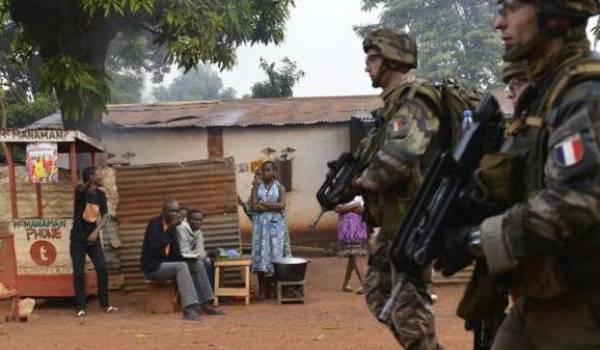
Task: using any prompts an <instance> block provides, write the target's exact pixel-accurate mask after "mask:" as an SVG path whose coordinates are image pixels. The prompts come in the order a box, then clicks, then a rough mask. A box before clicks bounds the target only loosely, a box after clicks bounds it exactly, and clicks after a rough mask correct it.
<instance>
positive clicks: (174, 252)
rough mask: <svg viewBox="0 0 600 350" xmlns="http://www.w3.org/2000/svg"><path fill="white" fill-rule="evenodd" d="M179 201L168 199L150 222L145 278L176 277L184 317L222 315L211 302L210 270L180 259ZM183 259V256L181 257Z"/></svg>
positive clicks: (145, 246) (143, 264)
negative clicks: (178, 233)
mask: <svg viewBox="0 0 600 350" xmlns="http://www.w3.org/2000/svg"><path fill="white" fill-rule="evenodd" d="M178 209H179V204H178V203H177V202H176V201H175V200H173V199H169V200H166V201H165V202H164V204H163V210H162V213H161V215H159V216H157V217H155V218H153V219H151V220H150V222H148V226H147V227H146V233H145V234H144V243H143V245H142V256H141V261H140V266H141V268H142V272H143V273H144V278H146V279H148V280H163V281H164V280H171V279H176V281H177V288H178V290H179V294H180V296H181V303H182V305H183V318H184V319H186V320H191V321H197V320H199V319H200V315H199V314H200V312H204V313H207V314H209V315H217V314H222V313H221V312H219V311H218V310H217V309H215V308H214V307H213V306H212V305H211V304H210V303H211V301H212V300H213V298H214V297H213V293H212V290H211V289H210V287H209V285H208V278H207V277H206V271H204V267H203V266H202V264H190V265H188V264H186V263H185V262H183V261H174V260H179V259H178V258H177V257H178V256H180V254H179V247H178V244H177V236H176V233H175V226H176V224H177V223H178V222H179V214H178V212H177V211H178ZM181 260H182V259H181Z"/></svg>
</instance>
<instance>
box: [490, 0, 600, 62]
mask: <svg viewBox="0 0 600 350" xmlns="http://www.w3.org/2000/svg"><path fill="white" fill-rule="evenodd" d="M519 2H520V3H531V4H533V5H534V6H535V8H536V10H537V16H538V24H539V26H540V28H539V35H537V36H536V37H535V38H534V39H532V41H531V42H530V43H527V44H524V45H519V46H515V47H512V48H510V49H508V50H507V51H506V53H505V55H504V60H505V61H508V62H518V61H521V60H523V59H524V57H525V55H526V54H528V53H529V52H532V51H535V50H537V49H539V47H540V45H541V44H542V43H543V42H544V41H545V40H546V39H548V38H551V37H556V36H564V37H566V38H567V39H569V41H575V40H581V39H585V38H586V33H585V27H586V24H587V19H588V18H590V17H592V16H595V15H597V14H598V13H600V0H497V3H498V4H499V5H502V4H507V5H511V4H515V3H519ZM552 17H563V18H570V19H572V20H573V21H572V27H571V28H569V29H568V30H563V31H553V30H550V29H549V28H548V27H547V26H546V23H547V20H548V18H552Z"/></svg>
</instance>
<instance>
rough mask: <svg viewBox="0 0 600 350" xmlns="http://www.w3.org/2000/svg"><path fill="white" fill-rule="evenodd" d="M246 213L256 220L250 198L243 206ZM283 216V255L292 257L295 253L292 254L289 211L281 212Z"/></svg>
mask: <svg viewBox="0 0 600 350" xmlns="http://www.w3.org/2000/svg"><path fill="white" fill-rule="evenodd" d="M242 209H243V210H244V213H245V214H246V216H247V217H248V219H249V220H250V221H254V214H255V213H254V209H252V201H251V200H250V199H248V200H247V201H246V202H245V203H244V205H243V206H242ZM281 216H283V225H284V227H285V234H284V235H285V236H284V237H283V239H284V241H283V256H284V257H286V258H291V257H293V256H294V255H293V254H292V241H291V239H290V230H289V228H288V225H287V213H286V211H285V210H284V211H282V212H281Z"/></svg>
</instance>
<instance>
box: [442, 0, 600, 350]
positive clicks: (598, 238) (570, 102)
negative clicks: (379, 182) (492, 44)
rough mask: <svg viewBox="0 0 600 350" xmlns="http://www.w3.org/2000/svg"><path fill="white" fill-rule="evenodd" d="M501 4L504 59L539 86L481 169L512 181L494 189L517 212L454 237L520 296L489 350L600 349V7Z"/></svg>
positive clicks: (582, 1)
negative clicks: (595, 31) (597, 44)
mask: <svg viewBox="0 0 600 350" xmlns="http://www.w3.org/2000/svg"><path fill="white" fill-rule="evenodd" d="M498 3H499V5H500V12H499V13H500V15H499V17H498V18H497V20H496V28H497V29H498V30H499V31H500V32H501V34H502V39H503V41H504V44H505V47H506V54H505V60H507V61H510V62H517V61H521V60H525V61H527V65H528V73H529V77H530V79H531V82H530V86H529V87H528V88H527V89H526V90H525V91H524V92H523V94H522V96H521V97H520V99H519V101H518V103H517V106H516V116H517V118H518V119H517V120H515V121H514V123H513V125H511V127H509V136H508V138H507V140H506V142H505V144H504V146H503V148H502V150H501V152H500V153H499V154H496V155H494V157H495V159H496V160H497V161H496V162H494V164H495V166H490V167H484V168H483V169H482V170H483V174H482V178H484V179H485V178H486V177H488V175H491V177H494V178H502V177H503V178H505V179H506V181H505V183H504V184H497V185H498V188H508V191H506V190H501V191H496V190H497V188H493V187H492V188H490V187H491V186H488V190H489V192H490V193H491V194H494V193H497V194H498V196H494V195H492V196H491V198H490V200H493V201H496V202H504V203H503V204H506V207H508V209H507V210H506V211H505V212H504V213H503V214H501V215H498V216H493V217H490V218H487V219H486V220H485V221H483V223H482V224H481V225H480V226H479V227H478V228H471V229H464V228H463V229H458V230H456V232H455V234H462V235H463V237H464V240H463V243H462V244H466V245H468V246H469V247H470V248H471V249H470V252H471V254H473V255H478V256H482V257H484V258H485V259H486V262H487V266H488V268H489V270H490V272H491V273H492V274H494V275H505V276H507V277H508V279H509V281H510V282H509V283H510V285H509V286H510V289H511V292H512V294H513V295H517V300H516V303H515V305H514V306H513V307H512V308H511V309H510V312H509V314H508V316H507V317H506V319H505V320H504V322H503V323H502V325H501V327H500V329H499V331H498V333H497V335H496V339H495V341H494V345H493V347H492V349H495V350H505V349H506V350H521V349H544V350H578V349H600V58H598V56H597V55H594V54H592V53H591V52H590V46H589V42H588V40H587V37H586V24H587V20H588V18H589V17H591V16H593V15H596V14H597V13H598V12H599V9H600V1H598V0H529V1H515V0H500V1H498ZM484 159H485V158H484ZM489 164H491V163H489ZM486 173H487V174H486ZM491 173H495V174H491ZM502 174H504V175H502ZM498 175H500V176H498ZM502 192H504V193H502ZM478 248H481V249H478ZM456 251H464V249H461V247H460V245H459V246H455V247H454V248H451V249H448V252H447V253H446V255H445V256H442V257H441V258H440V261H439V263H441V264H440V265H446V261H452V259H456V253H455V252H456ZM454 261H455V260H454Z"/></svg>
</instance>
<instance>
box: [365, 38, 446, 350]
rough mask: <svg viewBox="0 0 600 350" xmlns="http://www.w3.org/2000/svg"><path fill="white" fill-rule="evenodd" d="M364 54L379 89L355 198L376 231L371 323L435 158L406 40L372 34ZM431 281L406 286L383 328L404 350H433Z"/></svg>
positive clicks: (433, 102) (428, 95)
mask: <svg viewBox="0 0 600 350" xmlns="http://www.w3.org/2000/svg"><path fill="white" fill-rule="evenodd" d="M363 47H364V51H365V53H366V54H367V58H366V71H367V72H368V73H369V75H370V76H371V79H372V82H373V86H374V87H381V88H382V89H383V93H382V95H381V97H382V99H383V100H384V102H385V106H384V108H383V115H382V120H381V121H380V122H379V126H378V127H377V128H376V129H375V130H374V131H373V132H372V134H371V135H370V136H369V137H368V138H367V139H366V140H364V141H365V142H364V143H363V147H364V148H363V152H368V151H365V150H366V149H371V150H372V154H368V155H367V158H368V161H367V162H366V163H368V166H367V168H366V170H365V171H364V172H363V173H362V175H361V176H360V177H359V178H357V179H356V181H355V186H356V187H358V188H359V189H361V190H362V194H363V198H364V199H365V206H366V211H367V214H368V216H369V218H370V223H371V225H372V226H380V231H379V233H378V235H377V236H376V238H374V239H373V241H374V243H373V244H372V247H371V254H370V256H369V269H368V272H367V275H366V280H365V286H364V291H365V298H366V302H367V304H368V306H369V309H370V310H371V312H372V313H373V314H374V315H376V316H377V315H378V314H379V313H380V312H381V309H382V308H383V305H384V304H385V302H386V301H387V299H388V298H389V297H390V291H391V289H392V283H393V279H394V277H393V275H394V274H393V273H392V271H391V264H390V259H389V249H390V244H391V240H392V237H393V235H394V233H395V232H396V230H397V228H398V226H399V224H400V221H401V219H402V218H403V216H404V215H405V212H406V210H407V209H408V205H409V203H410V201H411V200H412V198H413V196H414V194H415V192H416V190H417V187H418V185H419V184H420V182H421V174H422V172H423V171H424V169H425V167H426V165H427V162H428V160H429V159H432V158H433V156H434V154H435V153H436V151H437V147H436V145H437V137H436V136H437V135H436V134H437V131H438V129H439V119H438V116H439V113H440V108H439V105H440V97H439V94H438V93H437V91H436V90H434V88H433V87H432V86H431V85H429V84H427V83H426V82H424V81H421V80H417V79H416V78H415V76H414V74H413V73H412V69H413V68H416V66H417V47H416V43H415V42H414V41H413V40H412V39H411V38H410V37H409V36H408V35H406V34H402V33H399V32H396V31H395V30H391V29H380V30H376V31H374V32H372V33H370V34H369V35H368V36H367V38H366V39H365V41H364V43H363ZM364 156H365V154H364V153H363V154H362V156H361V158H363V159H364ZM430 281H431V269H425V270H424V271H423V274H422V276H420V277H417V278H414V279H411V280H410V281H409V282H408V283H407V284H406V288H404V289H403V292H402V293H401V295H400V296H399V297H398V299H397V303H396V308H395V309H394V311H393V313H392V317H391V320H390V321H389V323H388V326H389V328H390V329H391V331H392V333H393V334H394V336H395V337H396V340H397V341H398V342H399V343H400V344H401V345H402V347H404V348H405V349H409V350H417V349H419V350H421V349H422V350H426V349H438V348H439V346H438V344H437V339H436V335H435V324H434V316H433V312H432V302H431V298H430V294H429V287H430V284H431V283H430Z"/></svg>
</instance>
